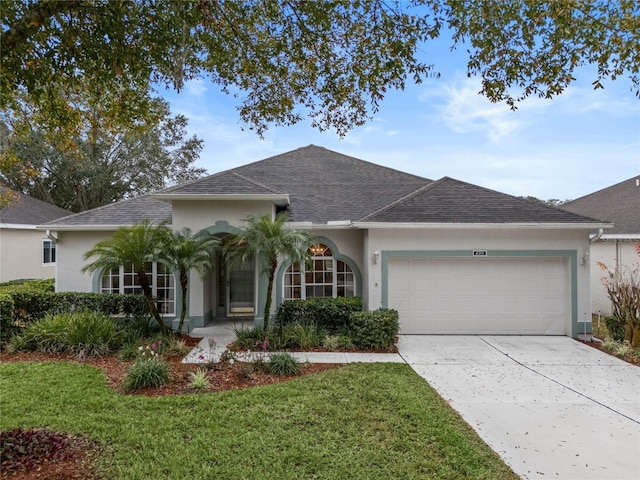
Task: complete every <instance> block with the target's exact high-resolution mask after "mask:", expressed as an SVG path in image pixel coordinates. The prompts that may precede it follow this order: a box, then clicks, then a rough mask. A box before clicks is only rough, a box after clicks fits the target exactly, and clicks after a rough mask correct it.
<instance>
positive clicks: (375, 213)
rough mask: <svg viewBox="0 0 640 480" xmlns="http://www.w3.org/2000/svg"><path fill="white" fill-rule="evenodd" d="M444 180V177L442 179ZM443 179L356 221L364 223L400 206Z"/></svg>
mask: <svg viewBox="0 0 640 480" xmlns="http://www.w3.org/2000/svg"><path fill="white" fill-rule="evenodd" d="M444 178H446V177H444ZM444 178H441V179H440V180H435V181H431V182H430V183H427V184H426V185H422V186H421V187H418V188H416V189H415V190H413V191H411V192H409V193H407V194H406V195H403V196H402V197H400V198H397V199H396V200H394V201H393V202H391V203H388V204H387V205H385V206H384V207H381V208H379V209H377V210H375V211H373V212H371V213H369V214H367V215H365V216H364V217H362V218H360V219H359V220H358V221H359V222H366V221H367V220H368V219H369V218H372V217H375V216H376V215H380V214H381V213H382V212H384V211H386V210H389V209H391V208H393V207H395V206H396V205H400V204H402V203H403V202H405V201H407V200H409V199H410V198H413V197H415V196H416V195H418V194H420V193H422V192H425V191H427V190H430V189H431V188H432V187H434V186H436V185H437V184H439V183H441V182H442V181H443V180H444Z"/></svg>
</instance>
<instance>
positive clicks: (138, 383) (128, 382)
mask: <svg viewBox="0 0 640 480" xmlns="http://www.w3.org/2000/svg"><path fill="white" fill-rule="evenodd" d="M168 381H169V365H168V364H167V363H165V362H163V361H162V360H161V359H159V358H158V357H141V358H138V359H137V360H136V361H135V362H134V364H133V365H131V367H130V368H129V370H127V373H126V375H125V377H124V380H123V382H122V389H123V390H124V391H125V392H129V391H131V390H136V389H138V388H145V387H160V386H162V385H164V384H165V383H167V382H168Z"/></svg>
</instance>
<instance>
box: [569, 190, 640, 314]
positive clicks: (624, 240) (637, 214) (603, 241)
mask: <svg viewBox="0 0 640 480" xmlns="http://www.w3.org/2000/svg"><path fill="white" fill-rule="evenodd" d="M562 208H563V209H565V210H568V211H570V212H573V213H577V214H580V215H588V216H590V217H594V218H600V219H602V220H605V221H607V222H611V223H613V228H611V229H607V230H606V231H604V232H602V235H600V232H597V233H596V232H594V233H593V234H592V242H593V243H592V245H591V258H590V260H589V263H590V265H591V311H592V313H594V314H602V315H611V301H610V300H609V297H608V296H607V292H606V290H605V288H604V286H603V284H602V278H603V276H604V275H605V273H606V272H604V271H603V270H602V268H600V266H599V265H598V263H599V262H600V263H602V264H604V265H606V266H607V267H608V268H609V270H611V271H616V270H617V269H622V268H628V267H632V266H633V265H634V264H636V265H637V264H638V263H639V262H640V257H638V254H637V253H636V250H635V244H636V243H640V177H633V178H630V179H628V180H625V181H624V182H620V183H618V184H616V185H613V186H611V187H608V188H604V189H602V190H599V191H597V192H594V193H591V194H589V195H585V196H584V197H581V198H578V199H576V200H573V201H571V202H568V203H566V204H564V205H563V206H562Z"/></svg>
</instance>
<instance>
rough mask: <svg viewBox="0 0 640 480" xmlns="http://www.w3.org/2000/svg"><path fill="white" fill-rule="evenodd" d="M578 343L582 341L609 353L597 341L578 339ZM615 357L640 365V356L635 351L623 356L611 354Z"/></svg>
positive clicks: (608, 353)
mask: <svg viewBox="0 0 640 480" xmlns="http://www.w3.org/2000/svg"><path fill="white" fill-rule="evenodd" d="M578 341H579V342H580V343H584V344H585V345H589V346H590V347H591V348H595V349H597V350H600V351H601V352H604V353H606V354H607V355H611V352H607V351H606V350H604V349H603V348H602V344H601V343H598V342H586V341H584V340H578ZM612 356H614V357H616V358H619V359H620V360H624V361H625V362H627V363H631V364H633V365H637V366H639V367H640V356H638V355H636V354H635V353H633V352H631V353H629V354H628V355H626V356H624V357H618V356H616V355H612Z"/></svg>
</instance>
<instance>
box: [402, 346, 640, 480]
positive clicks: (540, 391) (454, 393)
mask: <svg viewBox="0 0 640 480" xmlns="http://www.w3.org/2000/svg"><path fill="white" fill-rule="evenodd" d="M398 349H399V351H400V355H401V356H402V357H403V358H404V359H405V360H406V362H407V363H408V364H409V365H411V366H412V368H413V369H414V370H415V371H416V372H417V373H418V374H419V375H420V376H421V377H423V378H424V379H425V380H427V381H428V382H429V384H431V386H433V387H434V388H435V389H436V390H437V391H438V392H439V393H440V395H441V396H442V397H443V398H445V399H446V400H447V401H448V402H449V403H450V404H451V406H452V407H453V408H454V409H455V410H457V411H458V412H459V413H460V415H461V416H462V417H463V418H464V419H465V420H466V422H467V423H469V425H471V426H472V427H473V428H474V429H475V430H476V432H477V433H478V434H479V435H480V437H482V439H483V440H484V441H485V442H486V443H487V444H488V445H489V446H490V447H491V448H492V449H493V450H495V451H496V452H497V453H498V454H499V455H500V456H501V457H502V459H503V460H504V461H505V462H506V463H507V464H508V465H509V466H510V467H511V468H512V469H513V470H514V471H515V472H516V473H517V474H518V475H519V476H520V477H522V478H525V479H534V478H535V479H538V478H540V479H542V478H544V479H579V480H587V479H594V480H606V479H611V480H613V479H615V480H623V479H630V480H638V479H640V368H639V367H636V366H633V365H630V364H628V363H625V362H623V361H622V360H619V359H617V358H614V357H611V356H609V355H606V354H603V353H601V352H599V351H598V350H595V349H593V348H591V347H588V346H586V345H584V344H581V343H579V342H577V341H575V340H572V339H570V338H568V337H513V336H448V335H442V336H435V335H401V336H400V339H399V342H398Z"/></svg>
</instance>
